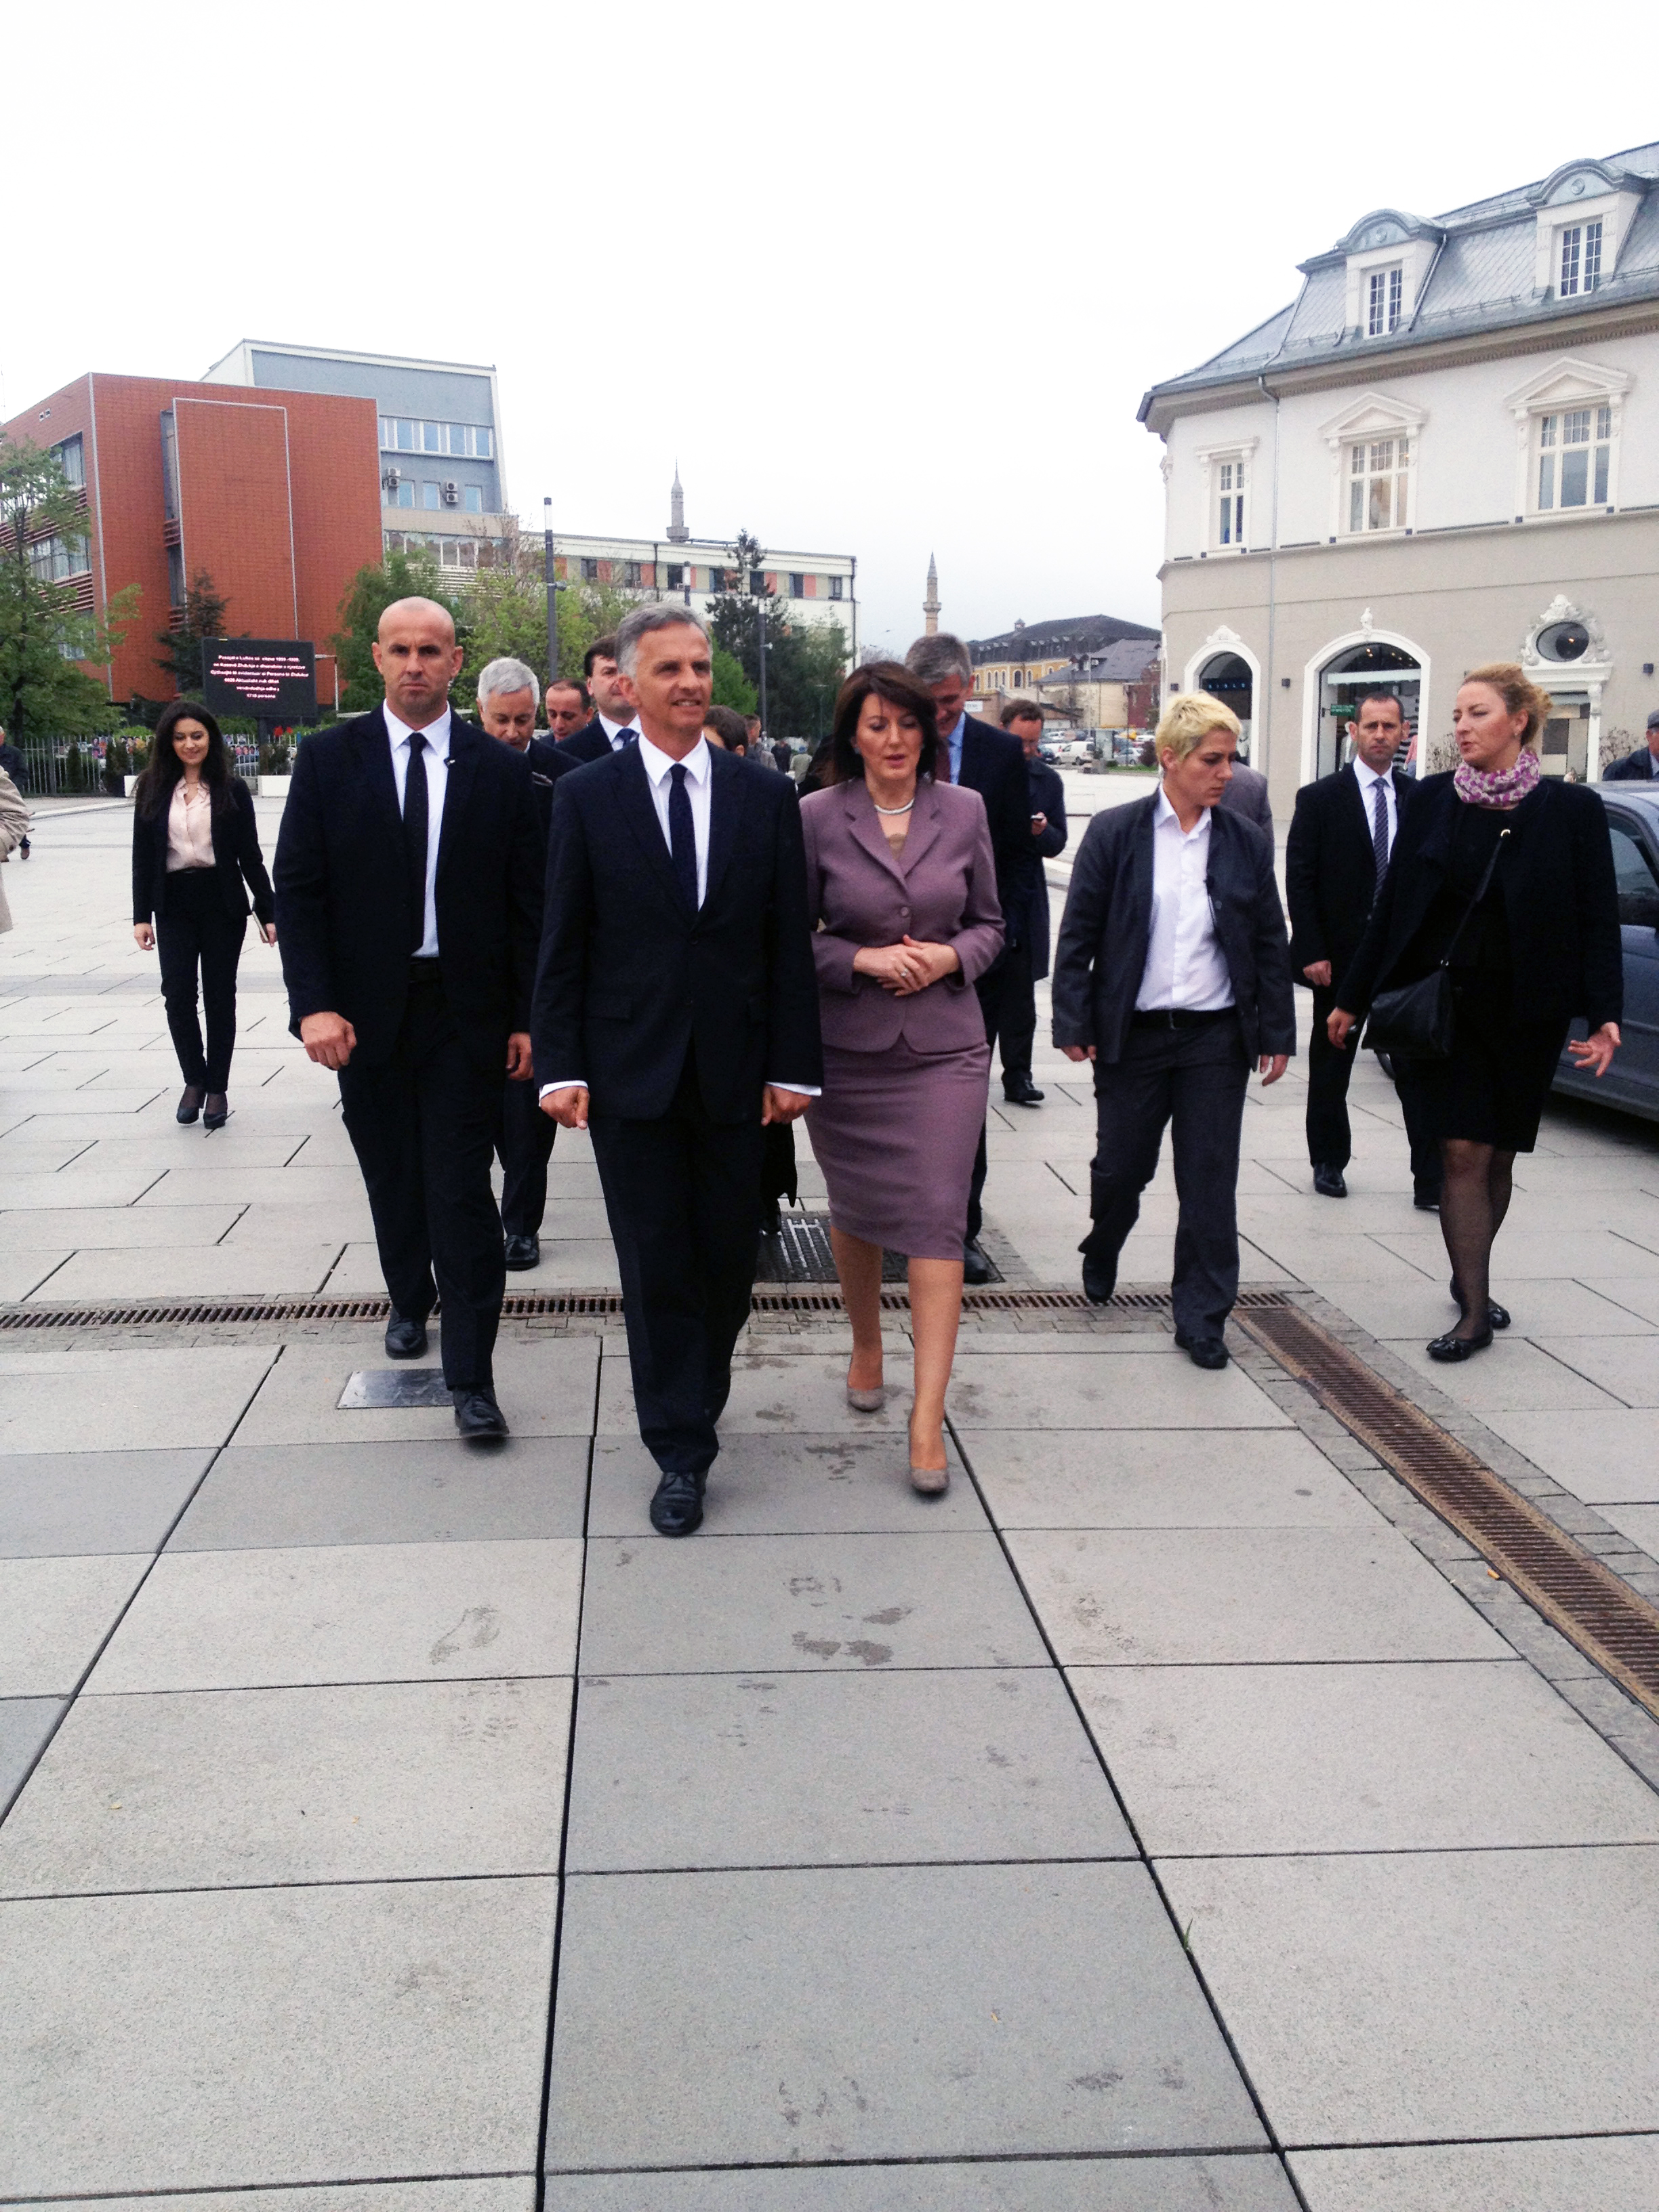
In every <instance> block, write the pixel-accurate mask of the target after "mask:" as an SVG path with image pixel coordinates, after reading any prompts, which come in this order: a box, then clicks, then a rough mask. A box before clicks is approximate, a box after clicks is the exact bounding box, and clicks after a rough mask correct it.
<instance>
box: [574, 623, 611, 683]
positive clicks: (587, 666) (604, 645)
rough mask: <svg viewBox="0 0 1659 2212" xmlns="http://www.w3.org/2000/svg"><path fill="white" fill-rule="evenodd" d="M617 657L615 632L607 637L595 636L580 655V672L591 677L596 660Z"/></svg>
mask: <svg viewBox="0 0 1659 2212" xmlns="http://www.w3.org/2000/svg"><path fill="white" fill-rule="evenodd" d="M616 657H617V638H616V633H615V632H614V631H612V633H611V635H610V636H609V637H596V638H595V639H594V641H593V642H592V645H590V646H589V647H588V648H587V650H586V653H583V655H582V674H583V675H584V676H586V677H589V678H591V677H592V673H593V663H594V662H595V661H596V660H614V659H616Z"/></svg>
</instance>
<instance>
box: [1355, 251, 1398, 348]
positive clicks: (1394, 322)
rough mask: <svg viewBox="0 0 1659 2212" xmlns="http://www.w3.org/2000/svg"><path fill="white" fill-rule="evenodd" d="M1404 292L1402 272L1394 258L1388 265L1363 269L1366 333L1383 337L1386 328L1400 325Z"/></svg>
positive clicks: (1391, 328) (1367, 335) (1390, 329)
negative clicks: (1366, 270)
mask: <svg viewBox="0 0 1659 2212" xmlns="http://www.w3.org/2000/svg"><path fill="white" fill-rule="evenodd" d="M1405 293H1406V272H1405V270H1404V269H1403V267H1402V266H1401V264H1400V263H1399V262H1398V261H1396V262H1395V264H1394V266H1393V267H1392V268H1390V269H1372V270H1369V271H1368V272H1367V296H1366V315H1365V335H1366V337H1372V338H1381V337H1387V336H1388V334H1389V331H1397V330H1398V329H1399V328H1400V317H1401V312H1402V309H1403V307H1404V304H1405Z"/></svg>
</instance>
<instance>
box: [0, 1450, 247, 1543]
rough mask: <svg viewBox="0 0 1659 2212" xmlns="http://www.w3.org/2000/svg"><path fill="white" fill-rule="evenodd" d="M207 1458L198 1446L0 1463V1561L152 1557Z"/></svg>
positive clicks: (19, 1457) (23, 1457)
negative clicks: (112, 1554) (75, 1556)
mask: <svg viewBox="0 0 1659 2212" xmlns="http://www.w3.org/2000/svg"><path fill="white" fill-rule="evenodd" d="M212 1459H213V1454H212V1453H211V1452H210V1451H204V1450H200V1449H197V1450H196V1451H119V1450H111V1451H94V1452H13V1453H11V1454H10V1455H8V1456H6V1457H4V1458H0V1559H29V1558H48V1557H61V1556H64V1555H65V1554H68V1553H77V1552H86V1553H91V1552H154V1551H155V1550H157V1549H158V1548H159V1547H160V1545H161V1540H162V1538H163V1537H164V1536H165V1535H166V1534H167V1530H168V1528H171V1526H172V1525H173V1521H174V1519H175V1518H176V1516H177V1515H178V1513H179V1509H180V1507H181V1506H182V1505H183V1504H184V1503H185V1499H186V1498H188V1497H189V1496H190V1493H191V1491H192V1490H193V1489H194V1488H195V1486H196V1485H197V1483H198V1482H199V1481H200V1480H201V1479H202V1476H203V1474H204V1472H205V1471H206V1469H207V1468H208V1467H209V1466H210V1464H211V1463H212Z"/></svg>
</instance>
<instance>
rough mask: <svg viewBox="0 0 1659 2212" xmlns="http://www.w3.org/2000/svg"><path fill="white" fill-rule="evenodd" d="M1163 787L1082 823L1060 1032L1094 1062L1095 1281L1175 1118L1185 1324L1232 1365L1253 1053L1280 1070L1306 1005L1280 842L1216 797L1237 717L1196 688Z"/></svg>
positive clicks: (1089, 1283)
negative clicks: (1301, 1003) (1277, 855)
mask: <svg viewBox="0 0 1659 2212" xmlns="http://www.w3.org/2000/svg"><path fill="white" fill-rule="evenodd" d="M1156 742H1157V746H1158V764H1159V766H1160V767H1161V769H1163V772H1164V773H1163V781H1162V785H1161V787H1160V788H1159V789H1158V790H1157V791H1155V792H1154V793H1152V796H1151V797H1150V798H1148V799H1136V800H1135V801H1134V802H1133V805H1128V806H1116V807H1113V808H1111V809H1109V810H1108V811H1105V812H1103V813H1100V814H1097V815H1096V816H1095V817H1094V819H1093V820H1092V821H1091V823H1090V824H1089V826H1088V828H1087V829H1085V831H1084V833H1083V842H1082V843H1081V844H1080V845H1079V847H1078V852H1077V859H1076V861H1075V863H1074V864H1073V869H1072V887H1071V890H1070V891H1069V892H1068V894H1067V896H1066V913H1065V916H1064V919H1063V920H1062V921H1061V922H1060V945H1059V947H1058V949H1057V951H1056V952H1055V955H1054V1042H1055V1043H1056V1044H1057V1045H1058V1046H1059V1047H1060V1050H1061V1051H1062V1052H1063V1053H1064V1054H1066V1058H1067V1060H1079V1061H1081V1060H1092V1061H1093V1062H1094V1066H1095V1114H1096V1125H1097V1146H1096V1152H1095V1157H1094V1160H1093V1162H1092V1163H1091V1168H1090V1176H1089V1184H1090V1190H1089V1211H1090V1214H1091V1218H1092V1221H1093V1226H1092V1227H1091V1230H1090V1231H1089V1234H1088V1236H1087V1237H1085V1239H1084V1241H1083V1243H1082V1244H1081V1246H1080V1247H1079V1249H1080V1250H1081V1252H1082V1254H1083V1287H1084V1290H1085V1291H1086V1293H1087V1294H1088V1296H1089V1297H1091V1299H1093V1300H1094V1301H1095V1302H1096V1304H1104V1303H1105V1301H1106V1300H1107V1299H1108V1298H1109V1297H1111V1295H1112V1292H1113V1291H1114V1290H1115V1288H1116V1285H1117V1265H1118V1257H1119V1255H1120V1254H1121V1251H1122V1249H1123V1246H1124V1243H1125V1241H1126V1239H1127V1237H1128V1234H1129V1231H1131V1230H1132V1229H1133V1227H1134V1225H1135V1223H1136V1221H1137V1219H1138V1218H1139V1213H1140V1194H1141V1192H1142V1191H1143V1190H1145V1188H1146V1185H1147V1184H1148V1183H1149V1182H1151V1181H1152V1176H1153V1174H1154V1173H1155V1171H1156V1170H1157V1167H1158V1152H1159V1151H1160V1149H1161V1148H1162V1146H1163V1142H1164V1129H1165V1128H1166V1127H1171V1126H1172V1127H1173V1137H1174V1147H1175V1178H1176V1197H1177V1198H1178V1200H1180V1207H1181V1211H1180V1217H1179V1221H1178V1224H1177V1226H1176V1242H1175V1278H1174V1285H1173V1289H1174V1306H1175V1334H1176V1343H1177V1344H1178V1345H1180V1346H1182V1348H1183V1349H1184V1350H1185V1351H1186V1352H1187V1353H1188V1357H1189V1358H1191V1359H1192V1361H1193V1363H1194V1365H1195V1366H1198V1367H1211V1368H1215V1367H1225V1365H1226V1364H1227V1344H1226V1337H1225V1328H1226V1323H1227V1316H1228V1315H1229V1314H1230V1313H1231V1311H1232V1309H1233V1305H1234V1303H1235V1301H1236V1300H1237V1296H1238V1149H1239V1133H1240V1127H1241V1124H1242V1122H1243V1115H1244V1093H1245V1090H1246V1088H1247V1086H1248V1085H1249V1075H1250V1067H1251V1064H1252V1063H1253V1062H1254V1063H1255V1066H1257V1067H1258V1068H1259V1069H1260V1071H1261V1079H1262V1081H1263V1083H1264V1084H1266V1083H1277V1082H1278V1080H1279V1077H1280V1076H1281V1075H1283V1074H1284V1073H1285V1066H1286V1064H1287V1061H1288V1059H1289V1055H1290V1054H1291V1053H1292V1052H1293V1051H1294V1050H1295V1049H1296V1007H1295V1003H1294V999H1293V995H1292V993H1291V963H1290V948H1289V945H1287V943H1286V941H1285V915H1284V909H1283V908H1281V907H1280V905H1279V887H1278V885H1277V884H1276V883H1275V882H1274V880H1273V846H1272V843H1271V842H1270V841H1269V840H1268V839H1267V837H1266V836H1263V835H1262V833H1261V830H1260V829H1257V828H1256V827H1255V824H1254V823H1251V822H1248V821H1246V820H1245V819H1243V817H1242V816H1240V815H1237V814H1231V813H1228V812H1227V811H1225V810H1224V809H1223V808H1222V807H1221V806H1220V805H1219V804H1218V802H1219V800H1220V798H1221V794H1222V793H1223V792H1224V791H1225V789H1226V786H1227V779H1228V777H1229V775H1231V773H1232V763H1233V752H1234V748H1235V746H1236V745H1237V742H1238V719H1237V715H1235V714H1234V713H1233V712H1232V709H1231V708H1229V707H1224V706H1223V705H1222V703H1221V702H1220V700H1218V699H1213V698H1212V697H1210V696H1209V695H1208V694H1207V693H1206V692H1202V691H1188V692H1182V694H1180V695H1179V696H1177V697H1176V700H1175V702H1174V703H1173V704H1172V705H1171V706H1170V709H1169V711H1168V713H1167V714H1165V715H1164V719H1163V720H1162V721H1161V722H1160V723H1159V724H1158V737H1157V741H1156Z"/></svg>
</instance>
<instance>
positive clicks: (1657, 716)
mask: <svg viewBox="0 0 1659 2212" xmlns="http://www.w3.org/2000/svg"><path fill="white" fill-rule="evenodd" d="M1656 779H1659V707H1656V708H1654V710H1653V712H1652V713H1651V714H1650V715H1649V716H1648V731H1647V743H1646V744H1640V745H1638V747H1637V748H1636V750H1635V751H1634V752H1633V753H1626V755H1625V757H1624V758H1623V760H1616V761H1614V762H1613V765H1612V766H1611V767H1610V768H1607V769H1603V770H1602V772H1601V781H1602V782H1603V783H1652V782H1653V781H1655V780H1656Z"/></svg>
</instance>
